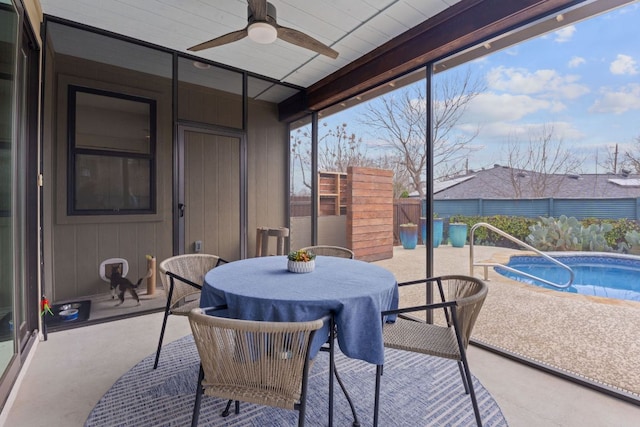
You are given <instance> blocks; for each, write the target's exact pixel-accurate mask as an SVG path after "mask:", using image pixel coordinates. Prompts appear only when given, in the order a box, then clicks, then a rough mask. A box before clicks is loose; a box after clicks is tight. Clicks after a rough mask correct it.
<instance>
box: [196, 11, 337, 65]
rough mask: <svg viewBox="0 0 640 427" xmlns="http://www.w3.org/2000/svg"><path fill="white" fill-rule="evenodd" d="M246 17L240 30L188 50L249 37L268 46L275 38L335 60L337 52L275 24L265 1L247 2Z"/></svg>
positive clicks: (296, 31) (299, 33)
mask: <svg viewBox="0 0 640 427" xmlns="http://www.w3.org/2000/svg"><path fill="white" fill-rule="evenodd" d="M247 3H248V4H249V7H248V17H247V21H248V23H247V26H246V27H244V28H243V29H242V30H239V31H234V32H231V33H228V34H225V35H223V36H220V37H216V38H215V39H212V40H209V41H206V42H204V43H200V44H197V45H195V46H192V47H190V48H189V49H188V50H190V51H192V52H197V51H199V50H204V49H209V48H212V47H216V46H221V45H223V44H227V43H232V42H235V41H238V40H241V39H243V38H245V37H249V38H250V39H251V40H253V41H255V42H257V43H262V44H268V43H273V42H274V41H275V40H276V38H279V39H280V40H284V41H286V42H288V43H291V44H294V45H296V46H300V47H303V48H305V49H309V50H312V51H314V52H318V53H320V54H322V55H326V56H328V57H330V58H333V59H336V58H337V57H338V52H336V51H335V50H333V49H331V48H330V47H329V46H327V45H325V44H323V43H321V42H319V41H318V40H316V39H314V38H313V37H311V36H309V35H307V34H305V33H303V32H300V31H298V30H294V29H293V28H287V27H282V26H280V25H278V23H277V22H276V8H275V6H274V5H272V4H271V3H269V2H267V0H247Z"/></svg>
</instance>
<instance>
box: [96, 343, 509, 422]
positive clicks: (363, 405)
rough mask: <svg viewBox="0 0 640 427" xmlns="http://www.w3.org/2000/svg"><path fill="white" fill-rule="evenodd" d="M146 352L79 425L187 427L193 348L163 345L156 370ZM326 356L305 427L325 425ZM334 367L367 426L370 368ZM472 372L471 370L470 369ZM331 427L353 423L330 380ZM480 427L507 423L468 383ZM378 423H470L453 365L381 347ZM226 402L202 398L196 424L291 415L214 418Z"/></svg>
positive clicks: (293, 418)
mask: <svg viewBox="0 0 640 427" xmlns="http://www.w3.org/2000/svg"><path fill="white" fill-rule="evenodd" d="M154 357H155V354H152V355H150V356H148V357H146V358H145V359H144V360H142V361H141V362H140V363H138V364H137V365H136V366H134V367H133V368H132V369H131V370H130V371H129V372H127V373H126V374H124V375H123V376H122V377H121V378H120V379H119V380H118V381H117V382H116V383H115V384H114V385H113V386H112V387H111V389H110V390H109V391H107V393H106V394H105V395H104V396H103V397H102V399H100V401H99V402H98V404H97V405H96V406H95V408H94V409H93V411H92V412H91V413H90V414H89V417H88V418H87V421H86V423H85V426H87V427H89V426H100V427H105V426H132V427H133V426H135V427H157V426H181V427H182V426H188V425H190V423H191V415H192V413H193V404H194V399H195V390H196V382H197V378H198V368H199V357H198V351H197V349H196V347H195V344H194V342H193V338H192V337H191V336H186V337H184V338H181V339H179V340H176V341H174V342H172V343H170V344H167V345H166V346H165V347H164V348H163V350H162V353H161V357H160V363H159V364H158V369H157V370H155V371H154V370H153V361H154ZM328 360H329V357H328V354H327V353H319V354H318V356H317V357H316V361H315V363H314V364H313V367H312V370H311V372H310V379H309V395H308V398H307V415H306V417H305V419H306V425H307V426H325V425H327V420H328V387H329V386H328V382H329V378H328V364H329V363H328ZM336 365H337V367H338V372H339V373H340V376H341V377H342V379H343V381H344V383H345V385H346V387H347V390H348V391H349V394H350V395H351V397H352V399H353V401H354V403H355V405H356V410H357V414H358V418H359V420H360V424H361V425H362V426H363V427H364V426H371V425H373V399H374V389H375V388H374V384H375V366H374V365H371V364H369V363H366V362H363V361H360V360H354V359H349V358H347V357H345V356H344V355H342V354H341V353H340V352H336ZM471 369H472V370H473V366H472V367H471ZM335 387H336V388H335V399H334V402H335V403H334V425H335V426H337V427H339V426H350V425H351V423H352V421H353V419H352V417H351V412H350V410H349V406H348V404H347V401H346V399H345V398H344V395H343V394H342V391H341V390H340V388H339V386H338V384H337V382H336V383H335ZM474 387H475V390H476V394H477V398H478V405H479V407H480V411H481V415H482V421H483V424H484V425H485V426H506V425H507V422H506V421H505V419H504V417H503V415H502V412H501V411H500V408H499V407H498V405H497V403H496V402H495V400H494V399H493V398H492V397H491V395H490V394H489V392H487V390H486V389H485V388H484V387H483V386H482V384H480V382H479V381H477V380H476V379H475V378H474ZM381 390H382V392H381V408H380V422H379V425H380V426H382V427H385V426H393V427H396V426H411V427H417V426H473V425H475V418H474V415H473V407H472V406H471V399H470V398H469V396H468V395H466V394H464V388H463V386H462V381H461V379H460V373H459V371H458V366H457V364H456V362H455V361H451V360H445V359H440V358H432V357H430V356H424V355H418V354H413V353H408V352H402V351H397V350H391V349H387V350H386V352H385V367H384V375H383V376H382V387H381ZM225 405H226V401H222V400H220V399H215V398H212V397H208V396H203V399H202V406H201V409H200V419H199V425H200V426H260V427H265V426H274V427H276V426H277V427H281V426H293V425H297V420H298V412H297V411H287V410H283V409H278V408H270V407H265V406H259V405H253V404H249V403H241V404H240V414H238V415H236V414H234V413H233V412H232V413H231V415H229V416H228V417H227V418H223V417H221V416H220V412H221V411H222V410H223V408H224V406H225Z"/></svg>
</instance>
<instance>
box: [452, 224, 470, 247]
mask: <svg viewBox="0 0 640 427" xmlns="http://www.w3.org/2000/svg"><path fill="white" fill-rule="evenodd" d="M467 228H468V227H467V224H465V223H463V222H452V223H449V242H450V243H451V246H453V247H454V248H462V247H464V244H465V243H466V242H467Z"/></svg>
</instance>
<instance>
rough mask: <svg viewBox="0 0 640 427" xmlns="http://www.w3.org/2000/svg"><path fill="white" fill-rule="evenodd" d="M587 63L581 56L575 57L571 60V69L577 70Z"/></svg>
mask: <svg viewBox="0 0 640 427" xmlns="http://www.w3.org/2000/svg"><path fill="white" fill-rule="evenodd" d="M586 62H587V61H586V60H585V59H584V58H582V57H580V56H574V57H573V58H571V59H570V60H569V68H576V67H579V66H580V65H583V64H585V63H586Z"/></svg>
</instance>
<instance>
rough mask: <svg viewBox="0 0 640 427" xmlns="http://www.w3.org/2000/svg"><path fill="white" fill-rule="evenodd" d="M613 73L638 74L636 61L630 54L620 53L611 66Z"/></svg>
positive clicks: (610, 69)
mask: <svg viewBox="0 0 640 427" xmlns="http://www.w3.org/2000/svg"><path fill="white" fill-rule="evenodd" d="M609 71H611V73H612V74H618V75H628V76H632V75H634V74H638V69H637V68H636V61H635V60H634V59H633V58H632V57H630V56H629V55H623V54H618V56H617V57H616V59H615V61H613V62H612V63H611V65H610V66H609Z"/></svg>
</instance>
